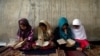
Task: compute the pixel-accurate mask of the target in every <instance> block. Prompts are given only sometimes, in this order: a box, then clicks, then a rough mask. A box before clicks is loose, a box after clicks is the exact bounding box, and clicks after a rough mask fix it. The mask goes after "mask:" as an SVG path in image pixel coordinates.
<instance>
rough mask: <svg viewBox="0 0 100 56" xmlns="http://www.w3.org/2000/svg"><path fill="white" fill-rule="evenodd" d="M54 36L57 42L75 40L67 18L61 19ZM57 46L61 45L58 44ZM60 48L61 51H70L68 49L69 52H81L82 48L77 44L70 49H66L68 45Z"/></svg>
mask: <svg viewBox="0 0 100 56" xmlns="http://www.w3.org/2000/svg"><path fill="white" fill-rule="evenodd" d="M54 36H55V40H57V39H64V40H65V41H66V40H68V39H72V40H74V39H73V36H72V31H71V29H70V27H69V24H68V20H67V19H66V18H65V17H61V18H60V20H59V23H58V27H57V28H56V29H55V30H54ZM57 45H59V44H58V43H57ZM60 47H61V49H64V50H68V49H69V50H71V49H72V50H73V49H77V50H81V48H79V45H78V44H77V43H75V45H74V46H72V47H70V48H69V47H66V44H64V45H60Z"/></svg>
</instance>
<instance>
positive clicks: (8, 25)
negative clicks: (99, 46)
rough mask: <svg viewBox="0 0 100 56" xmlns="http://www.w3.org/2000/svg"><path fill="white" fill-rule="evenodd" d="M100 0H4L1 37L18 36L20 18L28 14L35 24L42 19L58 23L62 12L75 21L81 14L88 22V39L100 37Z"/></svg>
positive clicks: (0, 14)
mask: <svg viewBox="0 0 100 56" xmlns="http://www.w3.org/2000/svg"><path fill="white" fill-rule="evenodd" d="M99 15H100V0H0V41H6V42H8V41H9V39H11V38H15V37H16V33H17V29H18V20H19V19H20V18H23V17H24V18H28V20H29V22H30V24H31V25H32V27H33V28H34V27H36V26H37V25H38V22H39V21H40V20H41V19H44V20H47V21H48V22H49V23H50V24H51V25H52V26H53V27H54V26H57V23H58V19H59V17H60V16H64V17H67V18H68V20H69V23H70V24H71V22H72V20H73V19H74V18H79V19H80V20H81V21H82V23H83V25H84V26H85V29H86V32H87V35H88V40H100V38H99V37H100V34H99V32H100V16H99Z"/></svg>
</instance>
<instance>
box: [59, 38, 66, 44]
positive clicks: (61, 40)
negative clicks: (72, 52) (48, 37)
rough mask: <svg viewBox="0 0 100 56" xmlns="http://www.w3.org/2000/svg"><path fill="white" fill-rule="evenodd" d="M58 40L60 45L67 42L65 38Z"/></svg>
mask: <svg viewBox="0 0 100 56" xmlns="http://www.w3.org/2000/svg"><path fill="white" fill-rule="evenodd" d="M57 42H58V44H59V45H62V44H66V41H65V40H64V39H58V40H57Z"/></svg>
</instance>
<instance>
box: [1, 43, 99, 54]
mask: <svg viewBox="0 0 100 56" xmlns="http://www.w3.org/2000/svg"><path fill="white" fill-rule="evenodd" d="M85 53H86V54H87V55H88V56H100V45H91V49H88V50H85ZM0 56H26V55H25V54H22V52H20V51H18V50H9V49H7V50H6V51H4V52H3V53H0ZM32 56H36V55H32ZM43 56H44V55H43ZM45 56H46V55H45ZM47 56H57V55H56V54H55V53H53V54H49V55H47ZM60 56H63V55H60Z"/></svg>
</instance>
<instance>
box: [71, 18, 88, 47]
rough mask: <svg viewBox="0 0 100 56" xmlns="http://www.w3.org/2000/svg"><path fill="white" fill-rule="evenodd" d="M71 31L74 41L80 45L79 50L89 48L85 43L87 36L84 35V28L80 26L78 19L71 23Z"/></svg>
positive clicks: (86, 42)
mask: <svg viewBox="0 0 100 56" xmlns="http://www.w3.org/2000/svg"><path fill="white" fill-rule="evenodd" d="M72 26H73V27H72V31H73V34H74V38H75V39H76V41H77V42H79V43H80V45H81V48H82V49H85V48H89V43H88V41H87V36H86V33H85V29H84V26H83V25H82V24H81V22H80V21H79V19H74V20H73V22H72Z"/></svg>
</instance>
